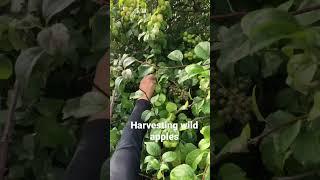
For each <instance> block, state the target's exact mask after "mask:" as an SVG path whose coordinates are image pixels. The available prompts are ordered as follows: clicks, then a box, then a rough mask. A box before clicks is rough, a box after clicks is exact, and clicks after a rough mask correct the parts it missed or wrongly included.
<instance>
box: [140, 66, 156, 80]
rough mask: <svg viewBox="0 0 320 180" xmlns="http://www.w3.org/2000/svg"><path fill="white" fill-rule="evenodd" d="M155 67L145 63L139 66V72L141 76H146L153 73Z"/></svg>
mask: <svg viewBox="0 0 320 180" xmlns="http://www.w3.org/2000/svg"><path fill="white" fill-rule="evenodd" d="M154 70H155V69H154V67H153V66H150V65H148V64H143V65H141V66H139V67H138V73H139V77H144V76H146V75H148V74H151V73H153V72H154Z"/></svg>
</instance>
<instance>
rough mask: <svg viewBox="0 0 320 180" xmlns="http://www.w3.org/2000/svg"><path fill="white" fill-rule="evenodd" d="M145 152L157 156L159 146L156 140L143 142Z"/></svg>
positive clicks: (159, 151) (159, 150)
mask: <svg viewBox="0 0 320 180" xmlns="http://www.w3.org/2000/svg"><path fill="white" fill-rule="evenodd" d="M145 145H146V150H147V152H148V153H149V154H150V155H152V156H159V155H160V153H161V148H160V146H159V144H158V143H156V142H145Z"/></svg>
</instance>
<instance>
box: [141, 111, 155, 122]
mask: <svg viewBox="0 0 320 180" xmlns="http://www.w3.org/2000/svg"><path fill="white" fill-rule="evenodd" d="M152 116H154V112H153V111H150V110H145V111H143V112H142V114H141V119H142V120H143V121H148V120H149V119H150V117H152Z"/></svg>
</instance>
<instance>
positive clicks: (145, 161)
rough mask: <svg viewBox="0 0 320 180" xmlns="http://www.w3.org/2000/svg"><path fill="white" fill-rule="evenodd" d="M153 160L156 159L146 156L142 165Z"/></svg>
mask: <svg viewBox="0 0 320 180" xmlns="http://www.w3.org/2000/svg"><path fill="white" fill-rule="evenodd" d="M154 159H156V158H155V157H153V156H146V157H145V158H144V161H143V163H149V162H150V161H152V160H154Z"/></svg>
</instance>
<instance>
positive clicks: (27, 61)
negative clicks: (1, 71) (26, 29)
mask: <svg viewBox="0 0 320 180" xmlns="http://www.w3.org/2000/svg"><path fill="white" fill-rule="evenodd" d="M43 54H44V51H43V50H42V48H40V47H33V48H29V49H26V50H24V51H22V52H21V53H20V55H19V57H18V59H17V61H16V64H15V74H16V78H17V80H18V81H19V83H20V84H21V85H22V87H24V88H25V87H26V86H27V84H28V81H29V77H30V75H31V73H32V70H33V67H34V66H35V65H36V64H37V62H38V61H39V60H41V56H42V55H43Z"/></svg>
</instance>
